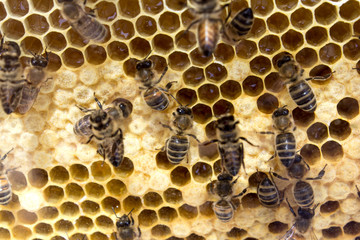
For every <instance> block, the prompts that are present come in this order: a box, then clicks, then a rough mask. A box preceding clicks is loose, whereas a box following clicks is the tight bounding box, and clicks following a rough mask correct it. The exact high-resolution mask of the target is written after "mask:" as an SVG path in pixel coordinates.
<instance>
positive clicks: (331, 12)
mask: <svg viewBox="0 0 360 240" xmlns="http://www.w3.org/2000/svg"><path fill="white" fill-rule="evenodd" d="M314 14H315V19H316V21H317V22H318V23H320V24H322V25H329V24H331V23H332V22H333V21H335V20H336V18H337V11H336V7H335V6H334V5H331V4H330V3H327V2H325V3H323V4H321V5H320V6H319V7H317V8H316V9H315V11H314Z"/></svg>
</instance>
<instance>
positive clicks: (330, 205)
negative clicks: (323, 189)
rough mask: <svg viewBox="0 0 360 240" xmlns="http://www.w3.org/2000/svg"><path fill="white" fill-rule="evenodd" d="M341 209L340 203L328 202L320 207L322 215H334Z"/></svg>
mask: <svg viewBox="0 0 360 240" xmlns="http://www.w3.org/2000/svg"><path fill="white" fill-rule="evenodd" d="M339 207H340V204H339V202H338V201H327V202H326V203H324V204H322V205H321V206H320V212H321V213H325V214H326V213H334V212H335V211H336V210H338V209H339Z"/></svg>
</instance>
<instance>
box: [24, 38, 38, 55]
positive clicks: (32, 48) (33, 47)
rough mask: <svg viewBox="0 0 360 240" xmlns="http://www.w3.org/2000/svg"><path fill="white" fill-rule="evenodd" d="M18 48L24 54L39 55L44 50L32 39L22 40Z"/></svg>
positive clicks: (36, 40)
mask: <svg viewBox="0 0 360 240" xmlns="http://www.w3.org/2000/svg"><path fill="white" fill-rule="evenodd" d="M20 46H21V48H22V50H23V52H24V53H26V54H31V53H33V54H41V53H42V52H43V50H44V48H43V44H42V42H41V41H40V40H39V39H37V38H34V37H26V38H24V39H23V40H22V41H21V43H20Z"/></svg>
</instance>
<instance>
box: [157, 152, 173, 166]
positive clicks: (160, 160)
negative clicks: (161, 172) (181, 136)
mask: <svg viewBox="0 0 360 240" xmlns="http://www.w3.org/2000/svg"><path fill="white" fill-rule="evenodd" d="M156 166H157V167H158V168H160V169H165V170H169V169H171V168H173V167H174V164H172V163H171V162H170V161H169V159H168V157H167V155H166V152H165V151H161V152H158V153H157V154H156Z"/></svg>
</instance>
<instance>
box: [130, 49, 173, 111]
mask: <svg viewBox="0 0 360 240" xmlns="http://www.w3.org/2000/svg"><path fill="white" fill-rule="evenodd" d="M147 57H148V56H146V57H145V59H143V60H141V61H139V62H138V63H137V64H136V75H135V77H136V79H137V80H138V81H140V82H141V83H142V85H143V87H140V89H142V90H145V92H144V94H143V97H144V100H145V102H146V104H147V105H148V106H149V107H151V108H152V109H154V110H157V111H163V110H165V109H166V108H167V107H168V106H169V98H168V96H167V93H168V92H169V90H170V88H171V86H172V84H173V83H174V82H175V81H173V82H169V83H168V84H166V86H165V89H164V88H159V87H156V85H157V84H158V83H159V82H161V80H162V78H163V77H164V75H165V73H166V72H167V70H168V67H167V66H166V67H165V69H164V71H163V72H162V74H161V76H160V78H159V79H158V80H157V81H154V78H155V74H154V72H153V67H154V64H153V62H152V61H151V60H150V59H147Z"/></svg>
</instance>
